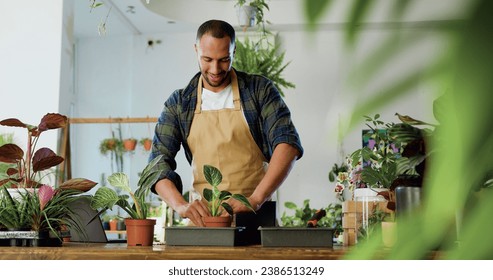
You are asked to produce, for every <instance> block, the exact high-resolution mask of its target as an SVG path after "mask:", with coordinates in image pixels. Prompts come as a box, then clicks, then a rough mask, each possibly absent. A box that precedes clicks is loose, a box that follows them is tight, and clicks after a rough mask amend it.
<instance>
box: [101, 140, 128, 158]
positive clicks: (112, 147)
mask: <svg viewBox="0 0 493 280" xmlns="http://www.w3.org/2000/svg"><path fill="white" fill-rule="evenodd" d="M121 147H123V143H122V141H120V139H118V138H116V137H111V138H105V139H103V140H101V143H100V144H99V151H100V152H101V154H102V155H107V154H108V153H110V152H115V151H117V150H118V149H120V148H121Z"/></svg>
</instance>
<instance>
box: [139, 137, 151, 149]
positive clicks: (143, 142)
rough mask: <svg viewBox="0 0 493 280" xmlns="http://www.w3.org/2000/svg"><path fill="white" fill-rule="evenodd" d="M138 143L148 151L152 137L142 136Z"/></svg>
mask: <svg viewBox="0 0 493 280" xmlns="http://www.w3.org/2000/svg"><path fill="white" fill-rule="evenodd" d="M139 144H140V145H142V147H143V148H144V150H145V151H150V150H151V148H152V139H151V138H149V137H144V138H142V139H140V140H139Z"/></svg>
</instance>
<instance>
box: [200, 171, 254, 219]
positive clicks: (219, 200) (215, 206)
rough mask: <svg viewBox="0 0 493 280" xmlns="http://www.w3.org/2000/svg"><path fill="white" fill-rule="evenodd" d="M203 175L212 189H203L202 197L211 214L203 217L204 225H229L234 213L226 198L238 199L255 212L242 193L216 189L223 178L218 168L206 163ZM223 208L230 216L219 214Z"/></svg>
mask: <svg viewBox="0 0 493 280" xmlns="http://www.w3.org/2000/svg"><path fill="white" fill-rule="evenodd" d="M204 176H205V179H206V181H207V182H208V183H209V184H210V185H211V186H212V189H208V188H205V189H204V191H203V195H204V199H205V200H206V201H207V206H208V208H209V211H210V213H211V216H209V217H203V220H204V223H205V226H206V227H229V226H231V215H233V214H234V213H233V208H231V206H230V205H229V204H228V203H227V202H226V200H228V199H230V198H232V199H236V200H238V201H239V202H241V203H242V204H243V205H245V206H246V207H248V208H250V209H251V210H252V211H253V212H255V210H254V209H253V207H252V205H251V204H250V202H249V201H248V199H247V198H246V197H245V196H243V195H242V194H231V193H230V192H228V191H221V190H219V189H218V186H219V184H221V182H222V180H223V176H222V174H221V171H219V169H217V168H216V167H214V166H211V165H207V164H206V165H204ZM223 209H224V210H226V212H228V213H229V215H230V216H221V214H222V213H223Z"/></svg>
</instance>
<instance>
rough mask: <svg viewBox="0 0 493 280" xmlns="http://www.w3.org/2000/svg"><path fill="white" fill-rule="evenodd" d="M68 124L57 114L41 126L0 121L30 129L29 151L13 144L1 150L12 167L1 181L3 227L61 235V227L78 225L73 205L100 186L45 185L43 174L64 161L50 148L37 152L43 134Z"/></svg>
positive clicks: (82, 182) (75, 182)
mask: <svg viewBox="0 0 493 280" xmlns="http://www.w3.org/2000/svg"><path fill="white" fill-rule="evenodd" d="M67 124H68V118H67V117H66V116H64V115H61V114H57V113H48V114H46V115H45V116H43V118H42V119H41V121H40V123H39V124H38V125H37V126H34V125H30V124H26V123H23V122H21V121H20V120H18V119H15V118H9V119H4V120H2V121H0V125H3V126H10V127H21V128H25V129H26V130H27V148H26V150H25V152H24V150H23V149H21V148H20V147H19V146H18V145H16V144H13V143H8V144H5V145H3V146H1V147H0V162H4V163H7V164H11V167H10V168H8V169H7V172H6V174H5V175H6V176H3V177H4V178H5V179H2V180H0V191H1V193H0V205H1V208H2V209H1V210H0V227H1V226H3V227H7V228H18V227H20V228H26V227H28V228H29V229H31V230H36V231H43V230H51V231H52V232H53V233H54V234H55V235H56V236H58V234H57V232H58V230H60V227H61V226H63V225H65V226H70V225H75V220H74V217H73V215H72V214H73V213H71V209H70V208H69V207H68V205H69V203H70V202H71V201H73V200H75V199H77V196H78V195H79V194H81V193H84V192H86V191H89V190H90V189H92V188H93V187H94V186H95V185H96V184H97V183H95V182H93V181H91V180H88V179H84V178H74V179H70V180H67V181H65V182H63V183H61V184H60V185H59V186H50V185H48V184H46V183H42V182H41V181H42V177H43V176H42V175H41V174H40V172H41V171H45V170H48V169H50V168H52V167H55V166H57V165H59V164H60V163H62V162H63V161H64V158H63V157H61V156H58V155H57V154H56V153H55V152H54V151H52V150H51V149H50V148H47V147H43V148H40V149H38V150H36V144H37V143H38V140H39V137H40V135H41V134H42V133H43V132H45V131H47V130H52V129H58V128H63V127H65V126H66V125H67ZM8 188H10V189H14V190H17V193H18V194H19V195H18V196H17V197H12V196H11V192H8V191H7V189H8ZM14 193H15V192H14Z"/></svg>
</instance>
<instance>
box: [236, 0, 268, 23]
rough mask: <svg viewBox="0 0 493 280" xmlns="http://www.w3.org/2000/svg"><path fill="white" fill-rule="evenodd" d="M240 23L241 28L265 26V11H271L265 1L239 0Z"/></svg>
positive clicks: (237, 2)
mask: <svg viewBox="0 0 493 280" xmlns="http://www.w3.org/2000/svg"><path fill="white" fill-rule="evenodd" d="M235 7H236V8H237V13H238V21H239V22H240V26H241V27H245V28H246V27H251V26H254V25H260V24H264V9H266V10H269V5H268V4H267V2H266V1H265V0H237V1H236V4H235Z"/></svg>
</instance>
